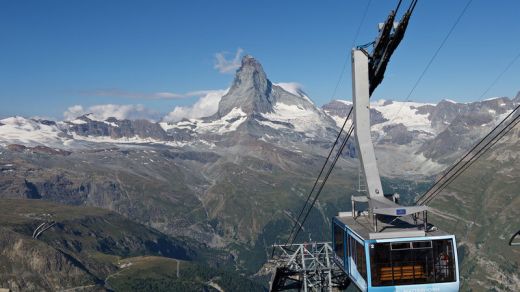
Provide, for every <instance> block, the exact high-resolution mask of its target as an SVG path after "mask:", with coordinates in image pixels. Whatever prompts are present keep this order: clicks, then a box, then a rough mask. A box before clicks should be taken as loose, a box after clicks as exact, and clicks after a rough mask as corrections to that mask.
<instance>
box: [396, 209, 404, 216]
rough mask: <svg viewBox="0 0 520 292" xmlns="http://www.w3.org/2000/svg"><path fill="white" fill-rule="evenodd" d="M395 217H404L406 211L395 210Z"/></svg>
mask: <svg viewBox="0 0 520 292" xmlns="http://www.w3.org/2000/svg"><path fill="white" fill-rule="evenodd" d="M395 214H396V215H406V209H397V210H395Z"/></svg>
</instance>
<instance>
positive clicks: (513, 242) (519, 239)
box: [509, 230, 520, 246]
mask: <svg viewBox="0 0 520 292" xmlns="http://www.w3.org/2000/svg"><path fill="white" fill-rule="evenodd" d="M509 245H510V246H520V230H518V231H517V232H516V233H515V234H513V236H511V239H510V240H509Z"/></svg>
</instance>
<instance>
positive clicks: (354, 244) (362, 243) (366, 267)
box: [332, 217, 459, 292]
mask: <svg viewBox="0 0 520 292" xmlns="http://www.w3.org/2000/svg"><path fill="white" fill-rule="evenodd" d="M344 221H345V220H341V219H340V218H339V217H334V218H333V220H332V222H333V224H332V226H333V230H332V242H333V245H334V261H335V262H336V264H337V265H338V266H339V267H341V269H342V270H343V271H344V272H345V274H346V275H347V276H348V277H349V278H350V280H351V281H352V283H353V284H355V285H356V286H357V287H358V288H359V289H360V290H361V291H409V292H434V291H459V274H458V270H459V269H458V262H457V249H456V248H455V247H456V242H455V236H453V235H449V234H440V235H439V234H434V235H431V236H422V237H402V238H388V239H367V238H365V237H367V236H366V234H359V233H361V232H359V233H358V232H356V231H355V230H354V228H351V227H349V225H348V224H345V222H344ZM338 229H341V232H340V233H339V236H338ZM339 237H341V240H340V239H339ZM429 242H434V243H435V242H441V243H447V244H445V246H446V248H448V249H449V251H450V258H449V260H450V261H451V263H450V264H449V268H447V269H449V271H448V273H446V274H447V275H448V276H447V277H443V278H442V279H441V277H435V275H434V274H435V271H436V269H437V272H438V271H439V269H438V267H436V266H435V264H434V261H435V260H436V259H435V257H436V255H434V254H433V246H432V245H430V246H429V248H425V249H424V248H423V249H417V250H420V251H421V252H423V253H424V251H427V252H426V253H428V252H430V250H429V249H432V250H431V253H432V255H431V256H430V257H428V256H427V257H426V258H427V259H428V258H430V259H431V262H430V263H425V262H424V261H422V262H421V259H417V258H415V261H416V262H414V263H413V265H411V264H408V263H405V264H404V265H402V264H403V263H402V262H401V263H399V262H395V263H386V265H387V267H380V268H377V267H375V266H372V265H374V259H373V258H371V255H373V254H374V252H373V251H372V250H371V249H374V248H377V247H378V244H379V245H387V246H388V245H397V244H399V245H403V244H405V245H406V244H409V246H412V245H413V244H414V243H421V244H423V245H424V243H429ZM338 243H341V244H338ZM410 250H412V249H410ZM361 251H362V253H361ZM398 252H400V251H398ZM412 252H413V250H412ZM401 253H402V251H401ZM361 254H363V256H361V258H360V255H361ZM421 263H422V264H423V266H424V265H427V266H428V267H426V268H425V267H421ZM400 264H401V265H400ZM399 265H400V266H399ZM403 267H412V268H413V267H416V271H415V273H414V272H413V271H412V269H410V271H409V272H408V274H406V272H405V271H404V272H403V270H402V269H403ZM417 267H421V268H419V269H417ZM385 269H386V271H388V275H389V276H387V278H386V279H387V281H381V279H384V277H385V275H384V274H380V273H381V271H383V270H385ZM399 269H400V270H399ZM397 270H399V273H398V275H397V272H396V271H397ZM418 270H420V271H418ZM376 274H378V275H376ZM419 274H420V275H419ZM404 276H408V278H409V279H404V278H405V277H404ZM414 276H415V277H416V278H415V279H414ZM397 277H399V278H401V279H398V280H396V278H397ZM391 278H393V279H391ZM419 278H420V279H419ZM375 279H378V280H376V281H374V280H375ZM398 282H401V283H398ZM413 282H415V283H413ZM417 282H419V283H417ZM428 282H429V283H428Z"/></svg>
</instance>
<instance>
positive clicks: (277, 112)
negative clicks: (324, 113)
mask: <svg viewBox="0 0 520 292" xmlns="http://www.w3.org/2000/svg"><path fill="white" fill-rule="evenodd" d="M262 116H263V117H264V118H266V119H267V120H269V121H275V122H281V123H290V124H292V125H293V126H294V129H295V130H296V131H298V132H305V133H308V132H314V131H316V130H318V129H320V128H322V127H323V126H324V125H323V122H322V120H323V119H322V117H321V116H320V114H319V113H318V112H317V111H313V110H310V109H305V108H303V107H301V106H297V105H288V104H284V103H281V102H278V103H276V104H275V106H274V112H273V113H265V114H262ZM260 123H261V124H264V125H266V126H269V127H271V128H275V129H277V128H279V127H282V126H281V125H279V124H274V123H270V122H268V121H260ZM273 125H276V126H273Z"/></svg>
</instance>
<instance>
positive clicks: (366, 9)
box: [331, 0, 372, 100]
mask: <svg viewBox="0 0 520 292" xmlns="http://www.w3.org/2000/svg"><path fill="white" fill-rule="evenodd" d="M370 3H372V0H368V2H367V6H365V10H364V12H363V16H362V17H361V21H360V22H359V25H358V27H357V29H356V33H355V34H354V38H353V39H352V44H351V45H350V48H352V47H354V44H355V43H356V41H357V38H358V37H359V33H360V32H361V27H363V23H365V18H366V16H367V14H368V8H370ZM349 60H350V58H345V62H344V63H343V67H342V68H341V72H340V74H339V78H338V81H337V82H336V86H334V90H333V91H332V96H331V100H332V99H334V98H335V96H336V93H337V91H338V87H339V84H340V83H341V80H342V79H343V75H344V74H345V69H347V64H348V62H349Z"/></svg>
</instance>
